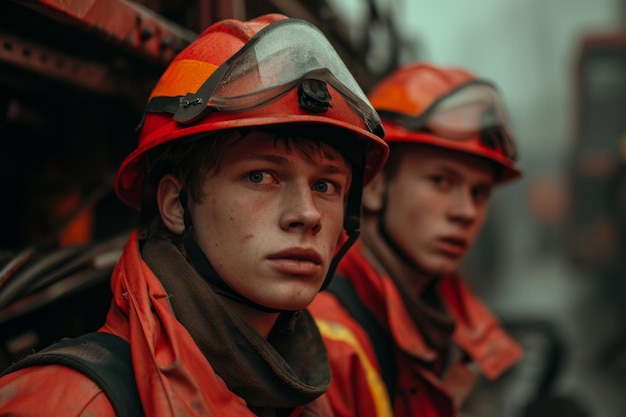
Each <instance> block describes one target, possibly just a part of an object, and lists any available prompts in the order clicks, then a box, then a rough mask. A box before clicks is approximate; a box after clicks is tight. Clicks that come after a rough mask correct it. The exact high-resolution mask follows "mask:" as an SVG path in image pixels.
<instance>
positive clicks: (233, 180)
mask: <svg viewBox="0 0 626 417" xmlns="http://www.w3.org/2000/svg"><path fill="white" fill-rule="evenodd" d="M144 116H145V117H144V120H143V121H142V125H141V130H140V134H139V145H138V148H137V149H136V150H135V151H134V152H133V153H131V154H130V155H129V156H128V157H127V158H126V159H125V160H124V162H123V163H122V165H121V167H120V169H119V171H118V175H117V179H116V191H117V194H118V196H119V197H120V198H121V200H123V201H124V202H126V203H128V204H130V205H132V206H135V207H138V208H140V209H141V213H142V217H143V219H142V226H141V228H140V229H139V230H138V231H136V232H134V233H133V234H132V235H131V237H130V239H129V241H128V243H127V245H126V246H125V248H124V252H123V254H122V256H121V258H120V260H119V262H118V264H117V267H116V269H115V271H114V273H113V276H112V281H111V285H112V289H113V292H114V300H113V302H112V304H111V307H110V310H109V313H108V316H107V319H106V323H105V324H104V325H103V326H102V328H101V329H100V330H99V333H108V334H113V335H116V336H119V337H120V338H122V339H123V340H125V341H127V342H128V344H129V346H130V354H131V357H132V367H133V368H134V369H133V370H134V376H135V383H136V386H137V391H138V396H139V398H140V401H141V407H142V408H143V412H144V414H145V415H146V416H150V417H162V416H203V417H206V416H228V417H230V416H252V415H259V416H296V415H303V416H322V415H327V414H325V413H324V411H325V410H326V411H330V410H329V408H328V403H325V404H326V409H324V402H323V401H319V400H320V399H324V398H325V397H324V396H322V394H323V393H324V392H325V391H326V390H327V388H328V385H329V383H330V368H329V366H328V362H327V356H326V351H325V348H324V344H323V341H322V339H321V336H320V334H319V332H318V330H317V327H316V326H315V323H314V321H313V319H312V318H311V316H310V314H309V313H308V312H307V311H306V307H307V306H308V305H309V303H310V302H311V301H312V300H313V298H314V297H315V296H316V294H317V293H318V292H319V291H320V289H321V288H323V287H324V286H326V285H327V284H328V282H329V281H328V279H329V278H328V277H330V276H332V273H333V270H334V267H335V265H336V262H337V261H338V259H339V258H340V257H341V255H342V252H343V251H345V250H347V248H348V247H349V246H350V245H351V244H352V243H353V242H354V240H355V239H356V237H357V231H356V229H357V228H358V227H359V215H360V204H361V192H362V187H363V184H364V182H367V181H368V180H370V179H371V178H372V177H373V176H375V175H376V173H377V172H378V171H379V170H380V168H381V167H382V165H383V164H384V161H385V159H386V157H387V152H388V147H387V145H386V144H385V142H384V141H382V139H380V137H381V136H382V127H381V124H380V120H379V119H378V115H377V114H376V112H375V111H374V110H373V109H372V108H371V106H370V105H369V102H368V100H367V98H366V97H365V95H364V93H363V92H362V91H361V90H360V88H359V87H358V85H357V83H356V81H355V80H354V79H353V78H352V76H351V75H350V73H349V71H348V70H347V69H346V67H345V66H344V64H343V63H342V61H341V60H340V59H339V57H338V56H337V54H336V52H335V51H334V49H333V48H332V47H331V45H330V43H329V42H328V40H327V39H326V38H325V37H324V35H323V34H322V33H321V32H320V31H319V30H318V29H317V28H315V27H313V26H312V25H310V24H309V23H307V22H304V21H302V20H299V19H288V18H286V17H285V16H282V15H276V14H273V15H264V16H261V17H259V18H256V19H253V20H250V21H248V22H239V21H236V20H225V21H221V22H218V23H216V24H214V25H212V26H211V27H210V28H208V29H207V30H206V31H204V32H203V33H202V34H201V35H200V36H199V37H198V39H197V40H196V41H194V42H193V43H192V44H191V45H190V46H188V47H187V48H186V49H185V50H184V51H182V52H181V53H180V54H179V55H178V56H177V57H176V58H175V59H174V60H173V62H172V63H171V64H170V65H169V67H168V68H167V70H166V71H165V72H164V74H163V75H162V77H161V79H160V80H159V82H158V83H157V85H156V86H155V88H154V90H153V92H152V94H151V96H150V98H149V101H148V104H147V106H146V113H145V115H144ZM316 399H317V400H316ZM0 410H2V411H1V412H0V414H1V415H12V416H18V415H19V416H43V415H62V416H66V417H69V416H114V415H115V412H114V410H113V405H112V403H111V401H110V400H109V398H108V397H107V396H105V394H104V393H103V391H102V390H101V389H100V388H99V387H98V386H97V385H96V384H95V383H94V382H93V381H92V380H90V379H89V378H87V377H86V376H85V375H83V374H82V373H80V372H78V371H76V370H74V369H71V368H69V367H65V366H62V365H56V364H55V365H46V366H31V367H28V368H23V369H20V370H16V371H14V372H12V373H9V374H8V375H6V376H4V378H2V379H0Z"/></svg>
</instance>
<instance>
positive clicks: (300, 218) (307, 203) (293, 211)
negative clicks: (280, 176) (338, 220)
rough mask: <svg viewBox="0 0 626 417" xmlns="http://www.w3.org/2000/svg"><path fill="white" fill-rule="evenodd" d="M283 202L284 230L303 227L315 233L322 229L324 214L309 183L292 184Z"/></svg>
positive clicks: (281, 220) (282, 217)
mask: <svg viewBox="0 0 626 417" xmlns="http://www.w3.org/2000/svg"><path fill="white" fill-rule="evenodd" d="M282 204H283V205H284V207H283V209H282V215H281V217H280V227H281V228H282V229H283V230H293V229H303V230H304V231H311V232H313V234H316V233H318V232H319V231H320V230H322V215H321V213H320V210H319V208H318V207H317V205H316V204H315V198H314V194H313V190H311V187H310V186H309V185H308V183H307V184H294V185H292V186H290V187H289V188H288V189H287V190H286V191H285V193H284V198H283V200H282Z"/></svg>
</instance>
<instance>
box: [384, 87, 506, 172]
mask: <svg viewBox="0 0 626 417" xmlns="http://www.w3.org/2000/svg"><path fill="white" fill-rule="evenodd" d="M378 113H379V115H380V117H382V118H383V119H386V120H389V121H390V122H392V123H395V124H398V125H399V126H402V127H403V128H405V129H407V130H411V131H415V132H427V133H431V134H433V135H435V136H438V137H443V138H446V139H451V140H468V139H472V138H477V137H478V138H480V140H481V142H482V143H483V144H484V145H485V146H487V147H489V148H492V149H498V148H501V149H502V152H503V153H504V154H505V156H506V157H508V158H509V159H511V160H515V159H516V157H517V149H516V146H515V142H514V140H513V135H512V134H511V130H510V127H509V123H508V121H507V117H506V115H505V112H504V108H503V106H502V104H501V101H500V99H499V96H498V93H497V91H496V90H495V88H494V86H493V85H492V84H490V83H488V82H486V81H480V80H476V81H472V82H469V83H467V84H463V85H461V86H460V87H458V88H456V89H454V90H452V91H450V92H449V93H448V94H446V95H444V96H442V97H440V98H439V99H437V100H436V101H434V102H433V103H432V104H431V105H430V107H428V109H426V110H425V111H424V112H423V113H421V114H420V115H419V116H409V115H406V114H401V113H396V112H391V111H385V110H380V111H379V112H378Z"/></svg>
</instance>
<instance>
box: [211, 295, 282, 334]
mask: <svg viewBox="0 0 626 417" xmlns="http://www.w3.org/2000/svg"><path fill="white" fill-rule="evenodd" d="M222 301H223V303H224V304H226V306H227V307H228V308H229V309H230V311H232V312H233V313H235V314H236V315H237V317H239V318H240V319H241V320H243V321H245V322H246V323H247V324H248V325H250V327H252V328H253V329H254V330H256V332H257V333H259V334H260V335H261V336H262V337H263V338H264V339H267V337H268V336H269V334H270V332H271V331H272V328H273V327H274V325H275V324H276V320H278V316H279V314H280V313H268V312H264V311H260V310H257V309H255V308H253V307H250V306H248V305H246V304H243V303H241V302H239V301H235V300H233V299H231V298H229V297H222Z"/></svg>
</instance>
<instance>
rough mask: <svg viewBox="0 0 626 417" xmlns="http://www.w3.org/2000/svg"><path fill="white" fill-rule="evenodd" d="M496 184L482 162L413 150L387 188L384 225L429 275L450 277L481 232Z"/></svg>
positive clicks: (449, 153)
mask: <svg viewBox="0 0 626 417" xmlns="http://www.w3.org/2000/svg"><path fill="white" fill-rule="evenodd" d="M493 184H494V171H493V167H492V166H491V164H490V163H489V162H487V161H486V160H484V159H481V158H478V157H474V156H470V155H467V154H462V153H459V152H452V151H447V150H444V149H440V148H433V147H426V146H419V145H416V146H414V147H410V148H407V150H406V151H405V154H404V155H403V157H402V158H401V160H400V164H399V166H398V171H397V175H396V176H395V177H393V178H392V179H391V180H390V181H388V182H387V184H386V193H385V194H386V195H385V201H386V208H385V212H384V216H385V219H384V222H385V223H384V224H385V227H386V229H387V232H388V233H389V234H390V235H391V237H392V239H393V240H394V241H395V242H396V244H397V245H399V246H400V248H401V249H402V250H403V251H404V252H405V254H406V255H408V256H409V258H410V259H411V260H412V261H413V263H414V264H415V265H417V267H418V268H419V269H421V270H422V271H423V272H425V273H426V274H428V275H444V274H449V273H452V272H454V271H455V270H456V269H457V268H458V266H459V262H460V261H461V258H462V257H463V255H465V253H466V252H467V251H468V249H469V248H470V246H471V245H472V244H473V243H474V240H475V239H476V237H477V236H478V233H479V232H480V230H481V228H482V226H483V224H484V221H485V217H486V214H487V202H488V199H489V196H490V194H491V190H492V188H493Z"/></svg>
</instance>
